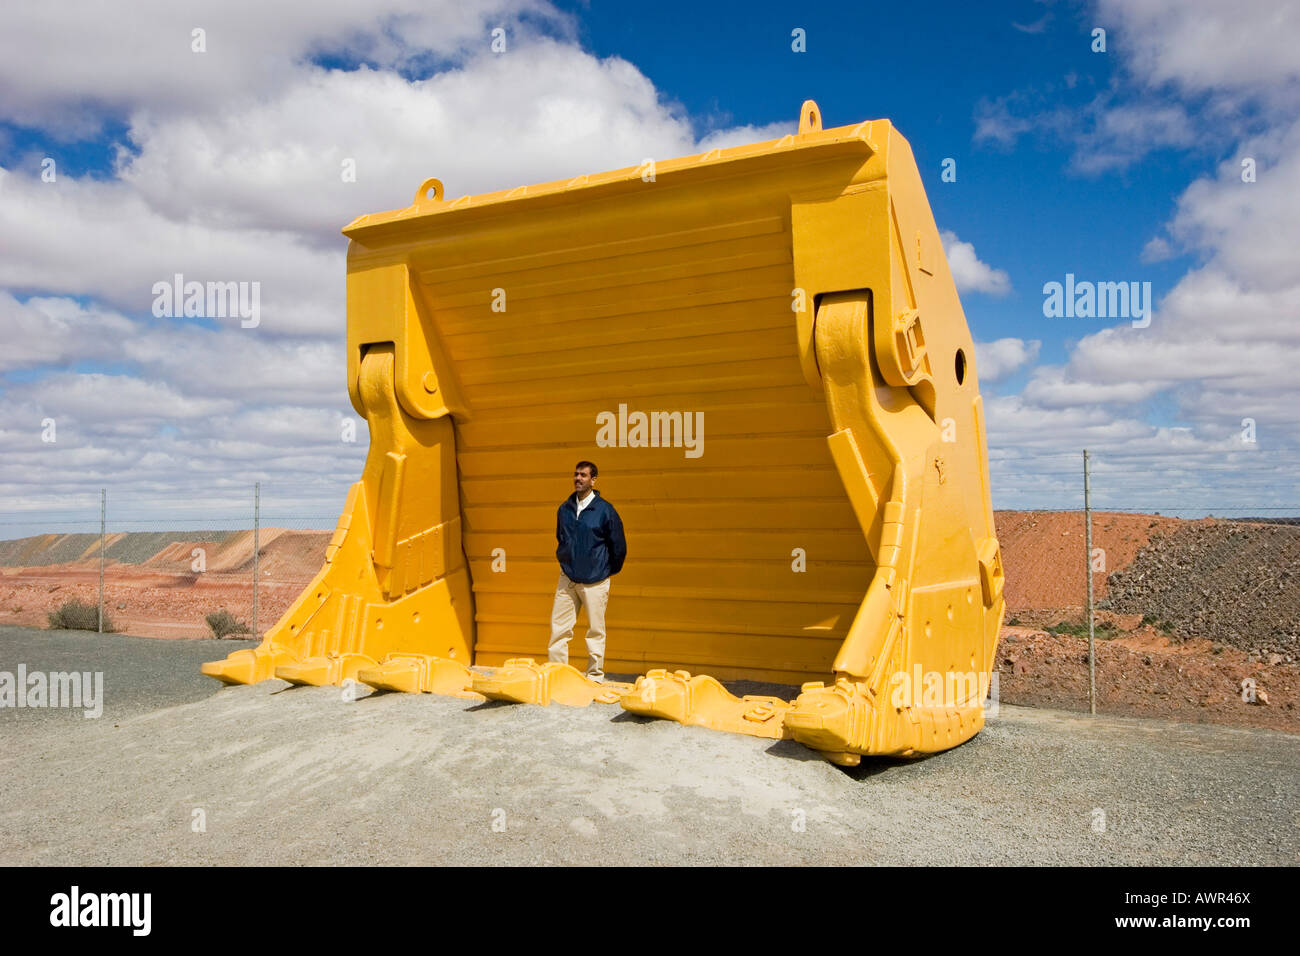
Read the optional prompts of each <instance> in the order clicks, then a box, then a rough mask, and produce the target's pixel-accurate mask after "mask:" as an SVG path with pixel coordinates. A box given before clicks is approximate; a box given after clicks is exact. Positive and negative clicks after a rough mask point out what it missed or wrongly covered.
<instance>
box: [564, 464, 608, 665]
mask: <svg viewBox="0 0 1300 956" xmlns="http://www.w3.org/2000/svg"><path fill="white" fill-rule="evenodd" d="M597 474H599V472H598V471H597V470H596V466H595V465H594V464H592V463H591V462H589V461H580V462H578V463H577V464H576V465H574V467H573V494H572V495H570V496H569V498H568V500H566V501H565V502H564V504H562V505H560V510H559V511H558V512H556V516H555V540H556V542H557V543H558V547H556V549H555V556H556V558H558V559H559V561H560V581H559V584H558V585H556V588H555V604H554V605H553V606H552V608H551V644H550V659H551V660H552V661H555V662H557V663H560V664H567V663H569V640H570V639H571V638H572V637H573V626H574V625H575V624H577V623H578V608H579V607H585V608H586V609H587V676H588V677H589V678H591V679H592V680H594V681H601V680H604V678H605V671H604V666H605V606H606V604H608V603H609V579H610V577H611V576H612V575H615V574H618V572H619V571H622V570H623V561H624V560H625V559H626V558H627V542H626V541H625V540H624V538H623V522H622V520H621V519H620V518H619V516H618V512H617V511H615V510H614V506H613V505H611V504H610V503H609V502H608V501H606V500H605V499H604V498H602V497H601V496H600V492H599V491H597V490H596V489H595V484H596V475H597Z"/></svg>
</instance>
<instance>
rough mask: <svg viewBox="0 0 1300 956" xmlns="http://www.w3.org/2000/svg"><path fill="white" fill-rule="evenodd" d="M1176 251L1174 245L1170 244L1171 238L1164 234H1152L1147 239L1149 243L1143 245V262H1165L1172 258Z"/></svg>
mask: <svg viewBox="0 0 1300 956" xmlns="http://www.w3.org/2000/svg"><path fill="white" fill-rule="evenodd" d="M1174 255H1175V253H1174V250H1173V247H1172V246H1170V245H1169V240H1167V239H1165V238H1163V237H1162V236H1152V237H1151V238H1150V239H1149V240H1147V244H1146V245H1145V246H1143V247H1142V254H1141V257H1140V258H1141V261H1142V262H1147V263H1151V262H1164V261H1165V260H1167V259H1172V258H1173V257H1174Z"/></svg>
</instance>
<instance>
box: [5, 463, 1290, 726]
mask: <svg viewBox="0 0 1300 956" xmlns="http://www.w3.org/2000/svg"><path fill="white" fill-rule="evenodd" d="M1047 459H1048V462H1049V463H1048V464H1046V465H1045V464H1044V456H1036V457H1034V458H1032V459H1028V458H1026V459H1024V460H1018V459H1017V458H1015V457H1014V456H1005V455H1003V456H997V455H995V456H994V458H993V461H992V468H991V470H992V472H993V487H994V489H995V491H997V490H999V489H1001V495H1000V500H998V501H997V502H996V504H999V505H1002V506H1005V505H1007V504H1008V503H1010V501H1014V500H1015V499H1016V498H1018V497H1020V496H1022V495H1024V496H1025V497H1029V498H1031V499H1032V497H1033V495H1032V493H1031V492H1030V491H1029V489H1030V488H1034V487H1038V488H1040V489H1041V487H1044V485H1043V483H1044V482H1047V481H1049V480H1050V481H1053V482H1055V483H1056V485H1055V487H1056V488H1057V489H1058V493H1059V488H1060V487H1061V483H1062V482H1063V481H1066V482H1068V481H1071V480H1072V481H1073V484H1074V485H1075V486H1076V488H1077V492H1076V494H1077V497H1076V499H1075V501H1074V502H1073V503H1071V504H1072V505H1073V507H1069V506H1067V507H1065V508H1062V509H1059V510H1051V509H1033V510H1018V511H1013V510H999V511H997V512H996V513H995V517H996V522H997V526H998V535H999V538H1000V539H1001V541H1002V545H1003V555H1004V562H1005V566H1006V571H1007V589H1006V596H1007V616H1006V625H1007V626H1006V627H1005V628H1004V634H1003V638H1002V642H1001V646H1000V649H999V652H998V655H997V659H996V661H995V667H996V668H997V669H998V670H999V671H1000V672H1001V675H1002V678H1003V683H1002V687H1003V694H1004V700H1008V702H1015V699H1016V698H1017V697H1019V698H1020V699H1023V700H1024V701H1025V702H1031V703H1049V704H1053V705H1059V706H1064V707H1069V708H1074V709H1080V710H1086V709H1089V707H1090V706H1096V707H1097V708H1098V710H1099V711H1102V712H1104V711H1105V710H1106V709H1107V707H1108V705H1109V706H1111V707H1115V708H1117V709H1119V710H1121V711H1122V710H1123V709H1124V707H1125V705H1124V704H1122V702H1121V698H1123V696H1124V695H1125V694H1128V693H1130V691H1131V690H1132V686H1138V685H1140V684H1141V680H1140V679H1139V678H1140V677H1141V676H1142V675H1143V674H1144V673H1145V671H1144V670H1143V668H1150V667H1153V666H1155V665H1154V664H1150V663H1147V664H1143V663H1142V661H1149V660H1150V659H1151V654H1152V653H1153V652H1154V651H1156V650H1161V651H1163V650H1173V651H1178V650H1182V651H1187V652H1190V656H1188V658H1187V660H1188V662H1189V663H1188V665H1187V667H1183V665H1181V664H1179V665H1178V666H1179V667H1181V668H1182V670H1181V671H1180V672H1179V674H1178V676H1179V677H1180V678H1182V677H1187V676H1188V675H1187V673H1186V671H1187V670H1188V668H1191V669H1192V670H1195V667H1193V666H1192V665H1193V664H1195V665H1196V666H1199V665H1200V662H1202V661H1208V662H1209V663H1210V664H1211V665H1219V664H1225V662H1232V663H1233V665H1234V666H1236V667H1237V670H1243V668H1244V669H1246V670H1249V668H1251V667H1255V666H1256V665H1258V666H1263V667H1270V666H1276V665H1280V666H1293V665H1295V664H1296V663H1297V662H1300V503H1297V504H1286V503H1283V501H1284V500H1285V499H1283V500H1282V501H1279V498H1278V495H1279V494H1283V493H1284V492H1285V490H1286V489H1288V488H1289V487H1290V484H1291V481H1293V479H1292V480H1291V481H1289V482H1288V483H1286V484H1282V483H1280V482H1279V481H1277V480H1276V476H1277V475H1279V474H1283V473H1289V475H1295V474H1297V473H1300V468H1295V469H1291V466H1290V465H1288V464H1287V463H1285V462H1283V463H1279V462H1278V461H1277V460H1276V459H1269V460H1268V461H1267V467H1266V468H1264V469H1263V470H1262V471H1261V472H1260V475H1259V476H1258V477H1256V476H1252V475H1250V474H1249V473H1248V474H1247V475H1246V476H1245V478H1244V479H1242V478H1240V476H1239V478H1238V480H1239V481H1240V482H1241V485H1242V487H1240V488H1239V489H1238V491H1239V492H1240V493H1242V494H1244V493H1246V492H1249V491H1258V492H1260V494H1259V495H1258V497H1255V498H1243V497H1241V496H1239V494H1238V493H1237V492H1234V494H1233V495H1231V496H1230V497H1229V496H1224V495H1222V494H1221V493H1220V494H1219V497H1220V498H1225V497H1226V498H1227V500H1230V501H1231V502H1232V503H1231V504H1224V503H1222V501H1218V502H1215V501H1209V500H1207V498H1209V497H1210V494H1209V491H1208V484H1207V479H1206V478H1205V477H1204V475H1203V476H1202V479H1201V481H1202V487H1200V488H1190V487H1188V486H1187V485H1186V483H1185V482H1184V481H1183V479H1182V478H1181V477H1180V475H1181V474H1182V472H1184V471H1194V470H1196V469H1200V468H1211V469H1212V468H1213V467H1216V466H1213V465H1204V464H1201V463H1197V464H1196V465H1195V466H1194V467H1192V466H1187V465H1185V464H1184V463H1181V462H1180V463H1175V464H1170V466H1169V467H1168V468H1166V469H1165V472H1166V473H1168V474H1169V475H1171V476H1172V477H1171V478H1170V480H1169V481H1168V482H1165V481H1164V478H1163V476H1162V474H1160V473H1153V471H1152V470H1151V469H1150V468H1149V467H1148V468H1146V469H1144V470H1142V471H1140V472H1138V471H1137V470H1135V469H1134V468H1133V467H1132V465H1131V463H1126V461H1125V460H1124V459H1122V458H1115V457H1107V456H1104V455H1103V456H1100V457H1098V456H1093V457H1092V462H1091V492H1092V495H1091V499H1092V500H1091V501H1090V502H1089V504H1090V505H1091V506H1092V510H1091V538H1092V540H1091V542H1089V541H1088V537H1089V535H1088V533H1087V532H1088V528H1087V526H1086V523H1085V514H1084V511H1083V509H1082V507H1080V506H1082V505H1083V503H1084V502H1083V463H1082V456H1081V455H1076V456H1057V458H1056V462H1055V463H1052V462H1051V460H1050V459H1051V456H1047ZM1071 459H1072V460H1071ZM1030 461H1032V462H1033V463H1034V467H1033V468H1032V469H1031V468H1029V467H1027V466H1028V464H1029V462H1030ZM999 476H1001V477H999ZM1153 488H1157V489H1159V490H1152V489H1153ZM1138 491H1145V495H1143V500H1138V501H1136V502H1133V501H1132V499H1127V501H1126V499H1125V497H1123V496H1124V495H1126V494H1134V493H1135V492H1138ZM268 492H269V493H268ZM277 492H278V489H276V488H274V487H272V488H267V487H263V488H262V489H261V498H260V502H257V501H256V498H257V494H256V492H255V489H254V487H253V486H251V485H250V486H249V487H248V488H247V489H246V491H245V492H244V493H243V494H237V493H235V492H230V491H228V492H224V493H223V494H222V495H220V496H216V497H207V498H205V499H204V500H201V501H200V500H196V499H194V498H193V497H192V496H189V495H186V494H184V493H180V492H169V491H165V490H164V491H149V492H144V491H140V492H135V493H130V492H122V491H113V490H110V491H109V492H108V495H107V507H106V509H105V511H104V513H103V515H102V516H101V511H100V502H99V500H98V498H99V496H98V495H95V496H94V497H93V498H90V497H87V498H85V499H82V500H81V501H79V502H78V503H77V504H70V505H68V506H67V507H64V508H61V509H59V510H48V509H44V510H38V511H18V510H10V511H7V512H0V622H4V623H11V624H22V625H29V626H46V624H47V620H48V616H49V614H50V613H51V612H56V611H57V610H58V609H59V608H60V607H62V606H64V605H65V604H66V603H67V602H70V601H79V602H83V603H85V604H89V605H94V606H96V607H98V606H99V605H100V603H101V601H102V606H103V609H104V613H105V616H106V618H107V621H108V624H109V626H110V627H111V628H113V629H116V630H120V631H124V632H126V633H130V634H136V635H140V636H147V637H185V638H198V637H212V636H214V631H213V627H212V626H211V624H210V622H209V616H210V615H225V616H224V617H222V618H219V619H218V623H221V622H222V621H224V625H223V626H224V627H227V628H228V627H230V626H231V625H232V620H233V626H235V627H236V628H239V627H243V628H246V629H247V630H246V631H240V630H235V631H234V632H232V633H229V634H226V635H224V636H242V637H252V636H253V634H254V633H255V630H256V631H264V630H265V629H266V628H268V627H269V626H271V625H272V624H274V623H275V621H276V620H278V619H279V617H280V616H281V615H282V614H283V613H284V611H285V610H286V609H287V608H288V607H289V605H290V604H291V603H292V601H293V600H294V599H295V598H296V597H297V595H298V594H299V593H300V592H301V590H302V589H303V587H305V586H306V584H307V583H308V582H309V581H310V580H311V579H312V578H313V577H314V576H315V574H316V573H317V571H319V569H320V567H321V566H322V564H323V561H324V554H325V548H326V545H327V544H328V542H329V539H330V535H331V533H332V531H333V528H334V526H335V523H336V521H337V518H338V513H339V509H340V508H341V506H342V496H341V495H340V496H339V500H338V502H337V504H331V502H330V501H329V500H326V499H321V500H317V501H313V502H304V501H303V500H301V499H294V498H291V497H288V496H285V495H282V494H278V493H277ZM1243 500H1251V501H1257V502H1261V503H1258V504H1241V503H1240V502H1241V501H1243ZM1126 503H1128V504H1129V506H1125V504H1126ZM1134 505H1136V506H1134ZM1153 505H1155V506H1156V507H1152V506H1153ZM101 517H102V521H103V529H104V533H103V535H102V536H101V533H100V529H101ZM101 553H102V560H103V564H104V571H103V577H102V584H101V583H100V582H101V578H100V561H101ZM1089 577H1090V578H1091V581H1092V585H1093V598H1094V600H1093V611H1092V614H1091V615H1090V614H1089V601H1088V579H1089ZM255 617H256V621H255V620H254V618H255ZM1090 623H1091V633H1092V636H1093V640H1092V642H1091V644H1092V646H1091V650H1089V641H1088V638H1089V625H1090ZM218 629H221V628H218ZM1133 655H1137V656H1136V657H1135V658H1134V657H1133ZM1130 658H1133V659H1135V660H1137V661H1138V663H1137V664H1132V663H1130V661H1129V659H1130ZM1090 668H1092V669H1094V670H1095V674H1096V676H1095V681H1094V682H1090V681H1089V670H1090ZM1134 668H1137V670H1136V672H1135V673H1136V675H1137V676H1136V677H1135V676H1134V673H1133V671H1134ZM1229 670H1231V668H1229ZM1225 673H1226V672H1225ZM1233 673H1234V674H1235V673H1236V672H1235V671H1233ZM1022 678H1023V680H1022ZM1058 678H1059V680H1058ZM1190 679H1191V678H1190V677H1188V680H1190ZM1206 679H1207V680H1208V679H1209V678H1206ZM1216 679H1217V678H1216ZM1228 679H1229V678H1228V677H1227V676H1225V677H1223V678H1222V680H1220V681H1219V683H1220V684H1223V683H1224V682H1225V681H1227V680H1228ZM1054 680H1056V681H1057V683H1059V684H1060V685H1061V686H1060V688H1058V691H1059V692H1052V693H1049V691H1050V689H1051V685H1052V683H1053V681H1054ZM1231 680H1232V687H1231V688H1229V689H1230V690H1232V688H1235V687H1236V684H1237V683H1239V682H1240V681H1241V680H1256V678H1254V677H1251V676H1250V674H1245V676H1243V677H1236V676H1233V677H1231ZM1094 683H1095V687H1096V691H1095V695H1094V694H1093V693H1091V692H1090V687H1091V686H1092V685H1093V684H1094ZM1130 685H1132V686H1130ZM1156 686H1159V685H1156ZM1169 686H1170V689H1169V690H1168V691H1167V692H1164V693H1165V694H1166V696H1169V697H1170V698H1171V699H1173V698H1175V697H1177V696H1178V688H1179V686H1180V681H1179V680H1172V681H1171V682H1170V685H1169ZM1189 686H1190V685H1189ZM1215 686H1216V687H1218V686H1219V685H1215ZM1017 688H1020V689H1019V690H1017ZM1008 689H1010V690H1011V693H1010V694H1009V695H1008V694H1007V690H1008ZM1219 689H1220V690H1222V687H1219ZM1233 692H1234V693H1235V690H1234V691H1233ZM1152 693H1155V691H1153V692H1152ZM1044 694H1046V696H1045V697H1044V696H1043V695H1044ZM1198 694H1201V690H1200V689H1199V688H1195V689H1194V691H1193V694H1192V695H1191V698H1194V697H1195V696H1196V695H1198ZM1202 696H1203V695H1202ZM1229 696H1231V695H1229ZM1040 698H1041V699H1040ZM1191 698H1189V699H1191Z"/></svg>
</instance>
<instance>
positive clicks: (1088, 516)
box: [1083, 448, 1097, 714]
mask: <svg viewBox="0 0 1300 956" xmlns="http://www.w3.org/2000/svg"><path fill="white" fill-rule="evenodd" d="M1083 526H1084V530H1083V539H1084V541H1083V569H1084V573H1085V574H1087V575H1088V713H1090V714H1096V713H1097V653H1096V647H1095V644H1094V641H1093V621H1092V488H1091V483H1090V480H1089V474H1088V449H1086V448H1085V449H1084V450H1083Z"/></svg>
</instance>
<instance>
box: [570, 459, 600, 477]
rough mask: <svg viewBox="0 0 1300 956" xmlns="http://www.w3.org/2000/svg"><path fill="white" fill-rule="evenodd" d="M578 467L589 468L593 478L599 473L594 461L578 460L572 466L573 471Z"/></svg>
mask: <svg viewBox="0 0 1300 956" xmlns="http://www.w3.org/2000/svg"><path fill="white" fill-rule="evenodd" d="M579 468H590V469H591V477H593V478H595V477H596V476H597V475H599V474H600V471H599V470H598V469H597V468H596V463H595V462H594V461H580V462H578V463H577V464H576V465H574V466H573V470H574V471H577V470H578V469H579Z"/></svg>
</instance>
